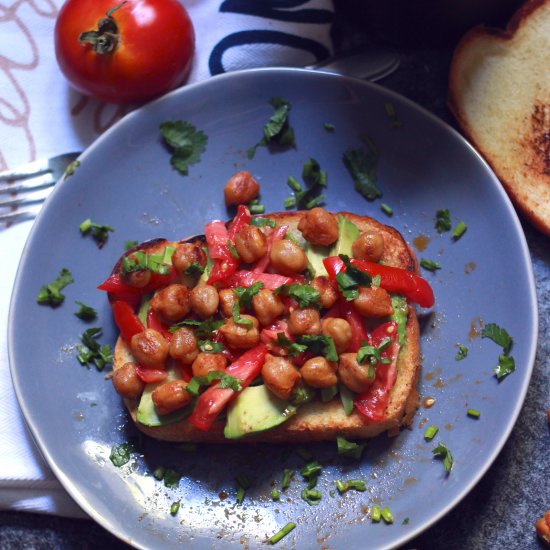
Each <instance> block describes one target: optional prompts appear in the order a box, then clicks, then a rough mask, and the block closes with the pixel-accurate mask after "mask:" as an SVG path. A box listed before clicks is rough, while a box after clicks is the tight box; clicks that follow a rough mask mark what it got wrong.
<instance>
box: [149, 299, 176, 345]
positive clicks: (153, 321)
mask: <svg viewBox="0 0 550 550" xmlns="http://www.w3.org/2000/svg"><path fill="white" fill-rule="evenodd" d="M147 328H152V329H154V330H156V331H157V332H160V333H161V334H162V335H163V336H164V338H165V339H166V340H168V342H170V340H171V339H172V333H171V332H170V330H169V328H170V327H169V326H168V325H167V324H166V323H163V322H162V321H161V320H160V319H159V316H158V315H157V314H156V312H155V310H154V309H153V308H152V307H151V308H149V311H148V312H147Z"/></svg>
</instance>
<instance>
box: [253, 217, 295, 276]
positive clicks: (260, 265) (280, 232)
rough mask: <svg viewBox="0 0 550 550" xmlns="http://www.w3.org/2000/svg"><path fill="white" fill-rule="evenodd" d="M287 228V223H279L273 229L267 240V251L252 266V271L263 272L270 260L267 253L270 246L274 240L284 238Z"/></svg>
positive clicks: (269, 250)
mask: <svg viewBox="0 0 550 550" xmlns="http://www.w3.org/2000/svg"><path fill="white" fill-rule="evenodd" d="M287 229H288V225H279V226H278V227H277V228H276V229H274V230H273V232H272V233H271V235H270V236H269V239H268V241H267V252H266V253H265V255H264V257H263V258H261V259H260V260H258V261H257V262H256V264H255V265H254V266H253V267H252V271H255V272H257V273H263V272H264V271H265V270H266V269H267V266H268V265H269V261H270V259H269V253H270V252H271V247H272V246H273V243H274V242H276V241H280V240H282V239H284V238H285V235H286V232H287Z"/></svg>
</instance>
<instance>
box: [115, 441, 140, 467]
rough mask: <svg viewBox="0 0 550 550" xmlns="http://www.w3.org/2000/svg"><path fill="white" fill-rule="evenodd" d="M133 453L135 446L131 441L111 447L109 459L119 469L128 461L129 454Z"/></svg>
mask: <svg viewBox="0 0 550 550" xmlns="http://www.w3.org/2000/svg"><path fill="white" fill-rule="evenodd" d="M133 452H136V445H135V444H134V443H132V442H131V441H126V442H124V443H119V444H117V445H113V447H112V448H111V454H110V455H109V459H110V460H111V462H112V463H113V465H114V466H116V467H117V468H120V467H121V466H124V464H127V463H128V462H129V461H130V458H131V454H132V453H133Z"/></svg>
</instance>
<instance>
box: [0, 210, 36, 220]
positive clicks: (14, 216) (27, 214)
mask: <svg viewBox="0 0 550 550" xmlns="http://www.w3.org/2000/svg"><path fill="white" fill-rule="evenodd" d="M37 214H38V209H34V210H14V211H13V212H6V213H4V214H1V213H0V222H5V223H10V222H15V221H19V220H30V219H32V218H36V215H37Z"/></svg>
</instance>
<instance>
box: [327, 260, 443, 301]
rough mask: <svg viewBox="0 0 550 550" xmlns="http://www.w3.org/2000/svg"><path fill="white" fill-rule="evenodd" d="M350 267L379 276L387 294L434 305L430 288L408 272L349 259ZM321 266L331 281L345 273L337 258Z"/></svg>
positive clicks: (415, 275) (424, 281)
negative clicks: (394, 294) (341, 272)
mask: <svg viewBox="0 0 550 550" xmlns="http://www.w3.org/2000/svg"><path fill="white" fill-rule="evenodd" d="M350 262H351V265H353V266H354V267H357V268H358V269H360V270H361V271H364V272H366V273H368V274H369V275H371V276H372V277H376V276H377V275H379V276H380V286H381V287H382V288H384V289H386V290H387V291H388V292H395V293H396V294H402V295H403V296H405V298H407V299H408V300H410V301H411V302H414V303H417V304H418V305H419V306H421V307H432V306H433V305H434V302H435V299H434V293H433V290H432V287H431V286H430V284H429V283H428V281H426V279H423V278H422V277H420V275H417V274H416V273H412V272H410V271H406V270H405V269H400V268H398V267H392V266H389V265H382V264H377V263H374V262H367V261H365V260H356V259H355V258H350ZM323 264H324V265H325V268H326V270H327V273H328V275H329V277H330V278H331V279H334V278H335V277H336V275H337V274H338V273H340V271H345V270H346V266H345V265H344V262H343V261H342V260H341V259H340V258H339V257H338V256H329V257H328V258H325V259H324V260H323Z"/></svg>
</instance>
